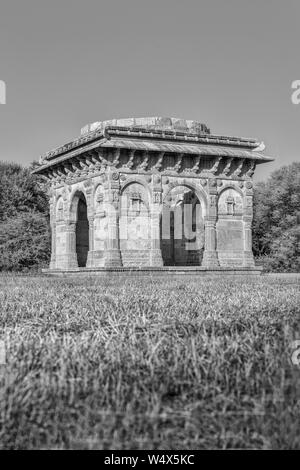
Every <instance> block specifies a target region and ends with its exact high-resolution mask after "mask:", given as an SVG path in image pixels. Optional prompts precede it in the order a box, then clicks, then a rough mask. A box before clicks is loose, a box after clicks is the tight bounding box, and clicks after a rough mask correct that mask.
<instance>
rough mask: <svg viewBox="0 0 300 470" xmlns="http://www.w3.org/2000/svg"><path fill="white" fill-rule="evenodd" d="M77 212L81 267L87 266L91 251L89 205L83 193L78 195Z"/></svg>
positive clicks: (77, 243)
mask: <svg viewBox="0 0 300 470" xmlns="http://www.w3.org/2000/svg"><path fill="white" fill-rule="evenodd" d="M77 198H78V202H77V213H76V254H77V261H78V266H79V267H85V266H86V262H87V256H88V251H89V222H88V218H87V205H86V199H85V197H84V195H83V193H79V194H78V195H77Z"/></svg>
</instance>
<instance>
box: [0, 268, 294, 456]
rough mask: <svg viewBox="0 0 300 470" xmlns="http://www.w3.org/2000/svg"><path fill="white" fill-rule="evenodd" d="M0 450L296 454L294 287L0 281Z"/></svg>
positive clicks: (285, 281)
mask: <svg viewBox="0 0 300 470" xmlns="http://www.w3.org/2000/svg"><path fill="white" fill-rule="evenodd" d="M0 305H1V315H0V322H1V330H0V332H1V339H2V341H4V342H5V346H6V364H5V365H2V366H0V370H1V372H0V374H1V376H0V426H1V430H0V447H1V448H5V449H8V448H13V449H20V448H22V449H24V448H25V449H29V448H56V449H69V448H72V449H204V448H205V449H208V448H260V449H262V448H265V449H269V448H273V449H283V448H294V449H296V448H297V449H299V448H300V432H299V431H300V428H299V427H300V425H299V423H300V419H299V418H300V407H299V398H300V397H299V393H300V366H297V365H293V364H292V362H291V354H292V344H293V341H294V340H295V339H297V338H299V337H300V315H299V305H300V293H299V278H298V281H297V278H296V277H293V276H289V277H286V278H277V277H273V278H267V277H260V278H245V277H238V276H236V277H226V278H224V279H221V278H218V277H216V278H213V277H211V278H210V277H207V278H205V277H203V278H202V277H192V276H187V275H182V276H181V277H180V276H179V277H176V278H174V277H156V278H153V279H152V278H151V277H144V278H138V277H125V276H124V277H123V276H120V277H118V276H117V277H110V278H101V277H80V278H75V277H73V278H46V277H30V276H23V277H17V276H5V275H3V276H1V277H0Z"/></svg>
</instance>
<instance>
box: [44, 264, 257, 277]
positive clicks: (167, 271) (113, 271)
mask: <svg viewBox="0 0 300 470" xmlns="http://www.w3.org/2000/svg"><path fill="white" fill-rule="evenodd" d="M262 271H263V268H262V267H261V266H255V267H252V268H243V267H240V268H238V267H236V268H220V267H216V268H210V269H208V268H205V267H202V266H164V267H157V268H155V267H130V268H126V267H121V268H77V269H71V270H68V271H64V270H59V269H43V270H42V272H43V274H45V275H51V276H65V275H67V276H68V275H76V276H80V275H100V276H101V275H102V276H108V275H126V276H128V275H133V276H141V275H149V276H152V275H163V276H165V275H167V276H168V275H171V276H172V275H179V274H180V275H181V274H188V275H193V276H204V275H217V276H227V275H244V276H250V275H251V276H253V275H255V276H259V275H260V274H262Z"/></svg>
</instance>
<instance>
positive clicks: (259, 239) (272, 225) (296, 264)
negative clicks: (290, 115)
mask: <svg viewBox="0 0 300 470" xmlns="http://www.w3.org/2000/svg"><path fill="white" fill-rule="evenodd" d="M299 211H300V163H298V162H295V163H292V164H291V165H289V166H284V167H282V168H280V169H279V170H276V171H274V172H273V173H272V174H271V176H270V178H269V179H268V180H267V181H266V182H263V183H258V184H257V185H256V186H255V191H254V219H253V251H254V254H255V256H256V257H258V258H260V259H262V260H263V261H264V264H265V267H266V269H267V270H270V271H285V272H288V271H297V272H299V271H300V257H299V240H300V226H299Z"/></svg>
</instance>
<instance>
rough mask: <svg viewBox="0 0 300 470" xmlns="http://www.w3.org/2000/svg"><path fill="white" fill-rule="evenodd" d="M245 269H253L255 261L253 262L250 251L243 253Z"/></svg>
mask: <svg viewBox="0 0 300 470" xmlns="http://www.w3.org/2000/svg"><path fill="white" fill-rule="evenodd" d="M243 265H244V267H245V268H254V267H255V261H254V256H253V253H252V251H245V252H244V263H243Z"/></svg>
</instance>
